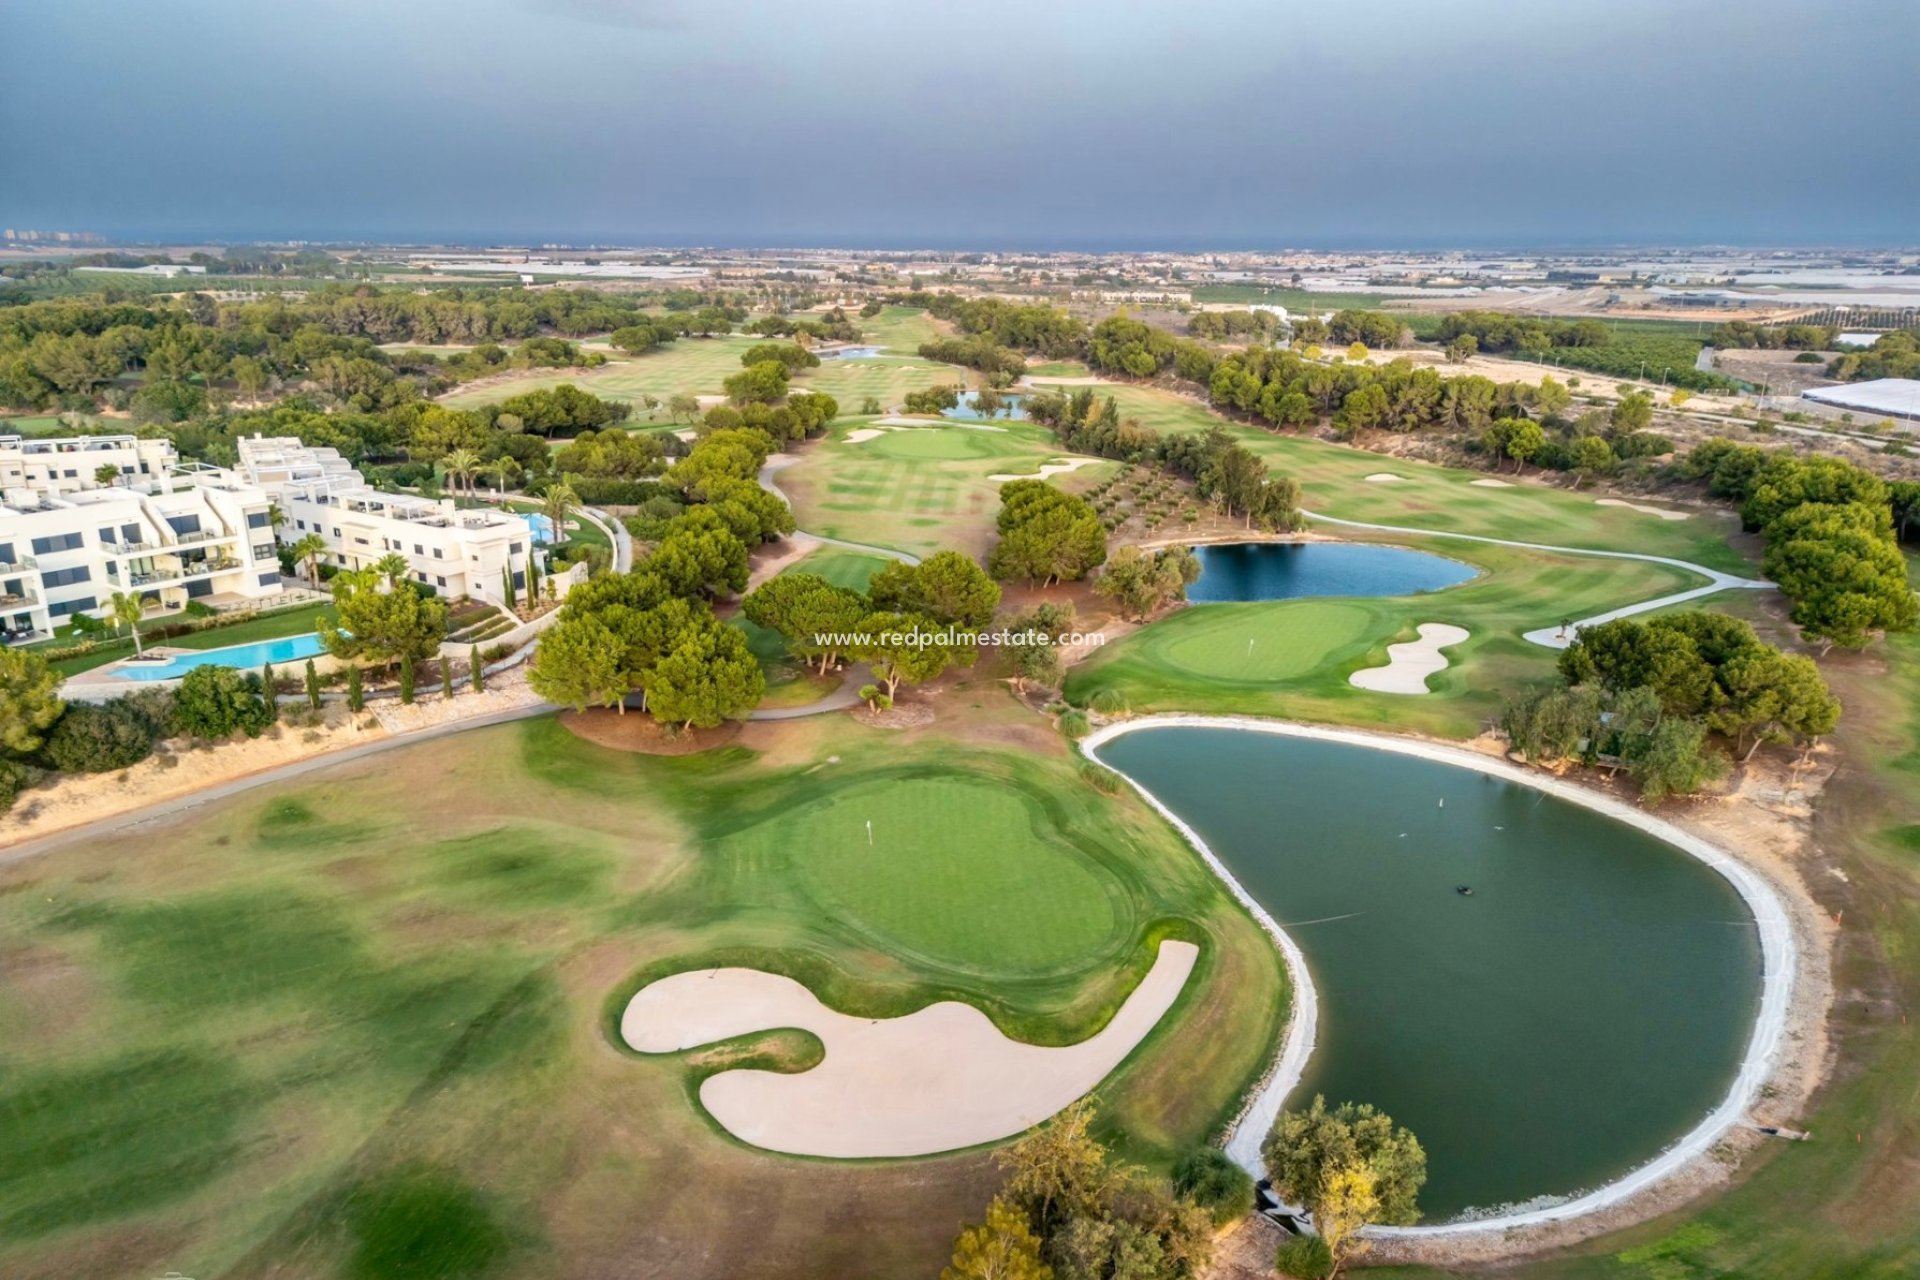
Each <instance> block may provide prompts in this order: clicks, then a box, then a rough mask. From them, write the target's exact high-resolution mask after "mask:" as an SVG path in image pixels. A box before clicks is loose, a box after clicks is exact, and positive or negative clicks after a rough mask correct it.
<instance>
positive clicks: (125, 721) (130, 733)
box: [45, 698, 154, 773]
mask: <svg viewBox="0 0 1920 1280" xmlns="http://www.w3.org/2000/svg"><path fill="white" fill-rule="evenodd" d="M153 743H154V732H153V729H152V728H151V726H150V725H149V724H148V723H147V721H146V719H145V718H144V717H143V716H142V715H141V714H140V713H139V712H138V711H137V710H136V709H135V708H134V707H133V706H132V705H131V704H130V702H129V701H128V700H127V699H125V698H115V699H113V700H112V701H110V702H104V703H91V702H76V703H74V704H73V705H72V706H70V707H68V708H67V709H66V713H65V714H64V715H62V716H61V717H60V719H59V720H58V721H57V722H56V723H55V724H54V726H53V730H52V731H51V732H50V733H48V734H47V742H46V747H45V751H46V756H47V760H48V761H49V762H50V763H51V764H52V765H53V767H54V768H56V769H59V770H62V771H63V772H66V773H108V772H111V771H113V770H115V769H125V768H127V767H129V766H131V765H135V764H138V763H139V762H140V761H142V760H145V759H146V758H147V757H148V756H150V755H152V754H153Z"/></svg>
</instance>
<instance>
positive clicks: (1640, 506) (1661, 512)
mask: <svg viewBox="0 0 1920 1280" xmlns="http://www.w3.org/2000/svg"><path fill="white" fill-rule="evenodd" d="M1593 505H1594V506H1596V507H1625V508H1626V509H1627V510H1629V511H1639V512H1644V513H1645V514H1647V515H1650V516H1659V517H1660V518H1661V519H1662V520H1685V519H1686V518H1687V516H1688V515H1689V514H1690V513H1689V512H1685V511H1674V510H1672V509H1670V508H1667V507H1649V506H1647V505H1646V504H1645V503H1643V502H1626V501H1623V500H1622V499H1619V498H1595V499H1594V500H1593Z"/></svg>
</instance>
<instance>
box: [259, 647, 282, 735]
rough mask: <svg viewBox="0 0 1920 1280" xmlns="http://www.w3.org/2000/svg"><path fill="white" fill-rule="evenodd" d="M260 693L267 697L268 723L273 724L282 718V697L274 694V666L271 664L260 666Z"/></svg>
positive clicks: (266, 663)
mask: <svg viewBox="0 0 1920 1280" xmlns="http://www.w3.org/2000/svg"><path fill="white" fill-rule="evenodd" d="M260 692H261V693H263V694H265V695H266V699H267V723H268V724H272V723H274V722H275V721H276V720H278V719H279V718H280V697H279V695H278V694H277V693H275V692H274V688H273V664H272V663H271V662H265V663H262V664H261V665H260Z"/></svg>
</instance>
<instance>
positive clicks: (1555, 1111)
mask: <svg viewBox="0 0 1920 1280" xmlns="http://www.w3.org/2000/svg"><path fill="white" fill-rule="evenodd" d="M1098 750H1099V757H1100V759H1101V760H1103V761H1105V762H1106V763H1108V764H1110V765H1112V766H1113V767H1114V768H1116V769H1119V770H1120V771H1122V772H1123V773H1126V774H1127V775H1129V776H1130V777H1132V778H1133V779H1135V780H1136V781H1137V782H1139V783H1140V784H1141V785H1142V786H1144V787H1146V788H1147V789H1148V790H1149V791H1151V792H1152V793H1153V794H1154V795H1155V796H1157V797H1158V798H1159V799H1160V801H1161V802H1162V803H1164V804H1165V805H1166V806H1167V807H1168V808H1169V809H1171V810H1172V811H1173V812H1175V813H1177V814H1179V815H1180V816H1181V818H1182V819H1184V820H1185V821H1186V822H1187V823H1188V824H1190V825H1191V826H1192V827H1193V828H1194V829H1195V830H1196V831H1197V832H1198V833H1199V834H1200V837H1201V838H1202V839H1203V840H1205V841H1206V842H1207V844H1208V846H1209V847H1211V848H1212V850H1213V852H1214V854H1215V855H1216V856H1217V857H1218V858H1219V859H1220V861H1221V862H1222V863H1224V864H1225V865H1226V867H1227V868H1228V869H1229V870H1230V871H1231V872H1232V874H1233V876H1234V877H1235V879H1237V880H1238V881H1239V882H1240V884H1241V885H1242V886H1244V887H1245V889H1246V890H1247V892H1248V893H1249V894H1251V895H1252V896H1253V898H1254V899H1255V900H1256V901H1258V902H1259V903H1260V904H1261V905H1262V906H1263V907H1265V908H1266V910H1267V911H1268V913H1269V914H1270V915H1272V916H1273V918H1274V919H1275V920H1277V921H1278V922H1279V923H1280V924H1281V926H1282V927H1283V928H1285V929H1286V931H1287V933H1288V934H1289V935H1290V936H1291V937H1292V938H1293V939H1294V941H1295V942H1297V943H1298V944H1299V946H1300V948H1301V950H1302V951H1303V952H1304V953H1305V955H1306V959H1307V966H1308V969H1309V971H1310V972H1311V974H1312V976H1313V983H1314V987H1315V989H1316V991H1317V992H1318V995H1319V1031H1318V1037H1317V1042H1316V1044H1315V1046H1314V1050H1313V1054H1312V1057H1311V1058H1310V1059H1309V1061H1308V1063H1307V1067H1306V1072H1305V1075H1304V1077H1303V1079H1302V1080H1301V1083H1300V1085H1299V1087H1298V1088H1297V1089H1295V1090H1294V1092H1293V1094H1292V1095H1291V1096H1290V1097H1289V1099H1288V1102H1287V1105H1288V1106H1292V1107H1298V1106H1304V1105H1306V1104H1307V1103H1309V1102H1310V1101H1311V1100H1312V1098H1313V1096H1314V1094H1316V1093H1324V1094H1325V1095H1326V1096H1327V1099H1328V1102H1329V1103H1330V1104H1331V1103H1335V1102H1340V1101H1348V1100H1351V1101H1364V1102H1371V1103H1373V1104H1375V1105H1376V1106H1378V1107H1380V1108H1382V1109H1383V1110H1385V1111H1386V1112H1387V1113H1389V1114H1390V1115H1392V1116H1393V1117H1394V1119H1395V1120H1397V1121H1399V1122H1400V1123H1402V1124H1404V1125H1406V1126H1408V1127H1409V1128H1411V1129H1412V1130H1413V1131H1414V1133H1415V1134H1417V1135H1418V1137H1419V1139H1420V1141H1421V1143H1422V1144H1423V1145H1424V1146H1425V1147H1426V1150H1427V1167H1428V1175H1429V1176H1428V1182H1427V1186H1426V1189H1425V1191H1424V1192H1423V1193H1422V1194H1421V1207H1422V1209H1423V1210H1424V1213H1425V1218H1424V1220H1425V1221H1428V1222H1435V1221H1442V1220H1445V1219H1448V1218H1451V1217H1456V1216H1459V1215H1461V1214H1463V1213H1465V1212H1466V1211H1467V1210H1469V1209H1472V1208H1476V1207H1478V1208H1482V1209H1491V1208H1494V1207H1498V1206H1503V1205H1513V1204H1518V1203H1520V1202H1524V1201H1528V1200H1531V1199H1533V1198H1535V1197H1542V1196H1552V1197H1564V1196H1570V1195H1572V1194H1574V1193H1577V1192H1581V1191H1586V1190H1592V1189H1594V1188H1596V1187H1598V1186H1601V1185H1603V1184H1605V1183H1607V1182H1609V1181H1612V1180H1613V1179H1615V1178H1617V1177H1619V1176H1620V1175H1622V1174H1624V1173H1626V1172H1628V1171H1629V1170H1631V1169H1633V1168H1634V1167H1636V1166H1638V1165H1641V1164H1644V1163H1645V1162H1647V1161H1648V1160H1650V1159H1652V1158H1653V1157H1654V1156H1655V1155H1657V1154H1658V1153H1659V1152H1660V1151H1661V1150H1662V1149H1663V1148H1664V1147H1666V1146H1667V1145H1669V1144H1670V1143H1672V1142H1673V1141H1674V1140H1676V1139H1677V1138H1679V1137H1680V1136H1681V1135H1682V1134H1684V1133H1686V1132H1687V1131H1688V1130H1690V1129H1691V1128H1693V1126H1694V1125H1696V1124H1697V1123H1698V1122H1699V1121H1700V1120H1701V1119H1702V1118H1704V1117H1705V1115H1706V1114H1707V1113H1708V1112H1709V1111H1711V1110H1712V1109H1713V1108H1714V1107H1715V1106H1717V1105H1718V1104H1719V1102H1720V1101H1721V1099H1722V1098H1724V1097H1725V1096H1726V1093H1727V1090H1728V1088H1729V1087H1730V1085H1731V1083H1732V1081H1733V1079H1734V1077H1735V1075H1736V1073H1737V1071H1738V1069H1739V1066H1740V1063H1741V1061H1742V1058H1743V1056H1744V1054H1745V1051H1746V1047H1747V1041H1748V1038H1749V1036H1750V1035H1751V1033H1752V1029H1753V1026H1754V1020H1755V1017H1756V1014H1757V1012H1758V1009H1759V1001H1760V996H1761V986H1762V983H1761V965H1762V952H1761V947H1760V940H1759V932H1758V929H1757V926H1756V925H1755V923H1754V918H1753V915H1752V913H1751V912H1750V911H1749V909H1748V907H1747V905H1746V902H1745V901H1744V900H1743V899H1742V898H1741V897H1740V896H1739V894H1738V893H1737V892H1736V891H1735V889H1734V888H1733V886H1732V885H1731V884H1730V883H1728V881H1727V880H1726V879H1725V878H1723V877H1722V876H1720V875H1719V874H1718V873H1716V872H1715V871H1714V870H1712V869H1711V868H1709V867H1708V866H1706V865H1705V864H1704V863H1701V862H1699V861H1697V860H1696V859H1694V858H1692V857H1690V856H1688V855H1687V854H1685V853H1683V852H1681V851H1680V850H1678V849H1676V848H1674V847H1672V846H1670V845H1668V844H1666V843H1665V842H1663V841H1661V840H1658V839H1656V838H1655V837H1653V836H1651V835H1649V834H1646V833H1644V832H1641V831H1639V830H1636V829H1634V828H1632V827H1628V826H1626V825H1624V824H1622V823H1620V822H1617V821H1615V820H1614V819H1612V818H1609V817H1607V816H1605V815H1603V814H1599V813H1595V812H1593V811H1592V810H1589V809H1586V808H1584V807H1582V806H1579V805H1575V804H1573V803H1571V802H1568V801H1564V800H1560V799H1558V798H1555V797H1553V796H1549V795H1546V794H1545V793H1543V792H1540V791H1536V790H1534V789H1533V788H1531V787H1526V786H1522V785H1519V784H1517V783H1512V782H1507V781H1503V780H1500V779H1497V778H1491V777H1488V776H1486V775H1484V774H1480V773H1477V772H1474V771H1471V770H1468V769H1463V768H1459V767H1456V766H1453V765H1449V764H1445V763H1441V762H1439V761H1433V760H1423V759H1418V758H1414V757H1410V756H1406V755H1402V754H1397V753H1390V752H1386V751H1381V750H1376V749H1372V748H1369V747H1364V746H1359V745H1354V744H1347V743H1338V742H1324V741H1314V740H1308V739H1299V738H1290V737H1280V736H1276V735H1273V734H1266V733H1256V732H1248V731H1245V730H1236V729H1227V728H1208V727H1188V726H1167V727H1162V728H1148V729H1142V730H1140V731H1137V732H1134V733H1129V734H1126V735H1124V736H1121V737H1119V738H1116V739H1114V740H1112V741H1110V742H1107V743H1105V744H1104V745H1102V746H1101V747H1100V748H1099V749H1098ZM1462 886H1466V887H1468V888H1471V890H1472V893H1471V894H1470V895H1468V894H1462V893H1460V892H1459V889H1460V887H1462Z"/></svg>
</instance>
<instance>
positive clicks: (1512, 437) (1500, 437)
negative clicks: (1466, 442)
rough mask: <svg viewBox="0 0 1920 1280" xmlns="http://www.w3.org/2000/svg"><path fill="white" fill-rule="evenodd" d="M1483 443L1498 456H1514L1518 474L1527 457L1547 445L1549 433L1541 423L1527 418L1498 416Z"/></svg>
mask: <svg viewBox="0 0 1920 1280" xmlns="http://www.w3.org/2000/svg"><path fill="white" fill-rule="evenodd" d="M1481 443H1482V444H1483V445H1484V447H1485V448H1486V450H1487V452H1488V453H1491V454H1492V455H1493V456H1494V457H1496V458H1512V459H1513V469H1514V472H1515V473H1516V474H1518V473H1519V471H1520V469H1521V468H1522V467H1524V466H1525V465H1526V464H1527V459H1529V458H1531V457H1533V456H1534V455H1535V454H1537V453H1539V452H1540V450H1541V449H1542V448H1543V447H1544V446H1545V445H1546V443H1547V435H1546V432H1544V431H1542V430H1541V429H1540V424H1539V423H1537V422H1532V421H1529V420H1528V419H1526V418H1496V419H1495V420H1494V422H1493V424H1492V425H1491V426H1489V427H1488V428H1487V430H1486V432H1485V434H1484V435H1483V436H1482V438H1481Z"/></svg>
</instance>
